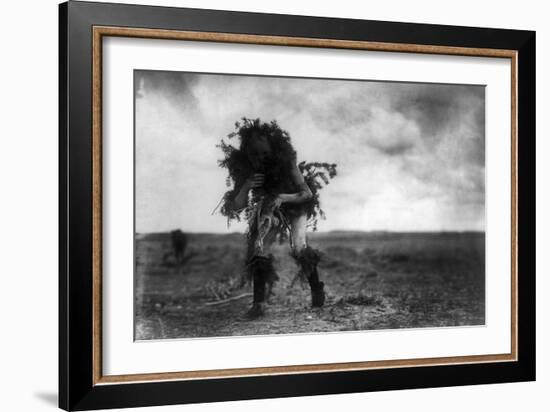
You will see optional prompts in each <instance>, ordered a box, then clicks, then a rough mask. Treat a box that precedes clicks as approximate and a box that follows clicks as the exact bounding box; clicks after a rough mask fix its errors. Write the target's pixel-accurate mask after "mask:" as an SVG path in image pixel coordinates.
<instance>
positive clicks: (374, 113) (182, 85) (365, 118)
mask: <svg viewBox="0 0 550 412" xmlns="http://www.w3.org/2000/svg"><path fill="white" fill-rule="evenodd" d="M135 85H136V90H135V96H136V105H135V110H136V113H135V122H136V124H135V139H136V142H135V144H136V182H135V184H136V230H137V232H140V233H143V232H153V231H165V230H171V229H175V228H181V229H182V230H184V231H189V232H227V231H228V230H229V231H241V230H243V229H244V226H243V225H239V224H232V225H231V227H230V228H229V229H228V228H227V221H226V219H225V218H224V217H223V216H220V215H219V214H217V215H211V212H212V210H213V209H214V208H215V207H216V205H217V204H218V202H219V200H220V198H221V196H222V195H223V193H224V192H225V190H227V189H226V187H225V178H226V173H225V171H224V170H223V169H220V168H219V167H218V166H217V160H218V159H219V158H221V151H220V149H219V148H217V147H216V144H217V143H219V141H220V139H221V138H223V137H225V136H226V135H227V134H228V133H230V132H232V131H233V128H234V126H233V125H234V123H235V121H237V120H238V119H240V118H241V117H243V116H245V117H249V118H257V117H259V118H261V119H262V120H263V121H270V120H273V119H276V120H277V122H278V123H279V125H280V126H281V127H282V128H283V129H285V130H287V131H288V132H289V133H290V136H291V138H292V142H293V145H294V147H295V148H296V150H297V152H298V160H299V161H300V160H307V161H326V162H331V163H337V164H338V176H336V178H335V179H333V181H332V182H331V184H330V185H329V186H327V187H326V188H325V189H323V191H322V194H321V205H322V207H323V209H324V210H325V212H326V214H327V220H326V221H321V222H320V224H319V230H320V231H326V230H337V229H342V230H391V231H438V230H484V226H485V219H484V213H485V212H484V210H485V206H484V205H485V89H484V87H483V86H464V85H437V84H413V83H390V82H367V81H353V80H324V79H303V78H300V79H296V78H280V77H260V76H235V75H212V74H196V73H180V72H160V71H136V72H135Z"/></svg>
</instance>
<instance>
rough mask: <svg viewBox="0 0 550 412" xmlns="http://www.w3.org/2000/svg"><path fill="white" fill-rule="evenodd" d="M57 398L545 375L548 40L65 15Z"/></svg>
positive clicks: (281, 19)
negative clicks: (541, 315)
mask: <svg viewBox="0 0 550 412" xmlns="http://www.w3.org/2000/svg"><path fill="white" fill-rule="evenodd" d="M59 12H60V28H59V30H60V31H59V33H60V34H59V42H60V48H59V50H60V53H59V54H60V65H59V87H60V110H59V119H60V143H59V150H60V156H59V159H60V160H59V176H60V180H59V189H60V190H59V193H60V202H59V204H60V211H59V213H60V224H59V225H60V227H59V233H60V236H59V238H60V247H59V262H60V263H59V265H60V270H59V298H60V301H59V305H60V308H59V325H60V327H59V333H60V339H59V362H60V365H59V394H60V396H59V406H60V407H61V408H63V409H66V410H89V409H103V408H116V407H118V408H120V407H133V406H148V405H168V404H178V403H192V402H216V401H224V400H239V399H259V398H270V397H290V396H306V395H318V394H336V393H350V392H361V391H380V390H393V389H402V388H403V389H404V388H426V387H439V386H452V385H472V384H484V383H498V382H518V381H528V380H534V379H535V257H534V255H535V213H534V212H535V33H534V32H531V31H516V30H506V29H489V28H472V27H455V26H443V25H426V24H410V23H394V22H380V21H365V20H353V19H336V18H319V17H306V16H290V15H270V14H258V13H243V12H229V11H215V10H200V9H182V8H168V7H149V6H135V5H121V4H107V3H86V2H75V1H71V2H68V3H64V4H61V5H60V9H59Z"/></svg>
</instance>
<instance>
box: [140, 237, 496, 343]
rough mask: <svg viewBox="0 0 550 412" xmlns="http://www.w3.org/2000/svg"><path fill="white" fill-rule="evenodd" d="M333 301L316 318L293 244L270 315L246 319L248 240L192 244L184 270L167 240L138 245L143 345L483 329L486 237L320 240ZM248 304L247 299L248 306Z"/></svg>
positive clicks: (279, 256)
mask: <svg viewBox="0 0 550 412" xmlns="http://www.w3.org/2000/svg"><path fill="white" fill-rule="evenodd" d="M310 244H311V245H312V246H313V247H315V248H318V249H319V250H321V252H322V261H321V264H320V275H321V280H323V281H324V283H325V290H326V292H327V301H326V303H325V306H324V307H322V308H315V309H313V308H311V305H310V303H311V297H310V292H309V288H308V286H307V285H303V284H301V283H300V281H297V280H296V273H297V272H298V269H297V267H296V265H295V264H294V261H293V260H292V258H291V257H290V255H289V249H288V244H278V245H276V246H275V249H274V255H275V258H276V267H277V270H278V274H279V277H280V280H279V281H278V282H277V283H276V284H275V287H274V289H273V295H272V296H271V297H270V299H269V302H268V305H267V311H266V314H265V315H264V316H263V317H261V318H259V319H255V320H249V319H247V318H246V317H245V316H244V314H245V313H246V311H247V310H248V309H249V307H250V305H251V301H252V296H251V293H250V292H251V290H252V287H251V285H250V283H249V282H247V279H246V276H245V275H244V256H245V238H244V235H242V234H227V235H218V234H189V235H188V248H187V250H186V252H185V255H186V257H185V262H184V263H183V264H181V265H177V264H176V263H175V259H174V257H173V254H172V253H171V243H170V236H169V234H168V233H157V234H148V235H137V236H136V256H137V260H136V271H135V285H136V287H135V338H136V339H137V340H147V339H168V338H195V337H212V336H236V335H240V336H242V335H269V334H281V333H285V334H286V333H313V332H335V331H351V330H373V329H398V328H423V327H443V326H464V325H483V324H484V323H485V247H484V244H485V235H484V234H483V233H477V232H467V233H447V232H445V233H384V232H381V233H363V232H328V233H313V234H311V236H310ZM242 295H244V297H243V296H242Z"/></svg>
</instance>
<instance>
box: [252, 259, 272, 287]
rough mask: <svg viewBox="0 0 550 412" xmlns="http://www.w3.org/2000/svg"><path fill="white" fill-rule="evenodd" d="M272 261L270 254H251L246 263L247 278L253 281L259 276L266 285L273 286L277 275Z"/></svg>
mask: <svg viewBox="0 0 550 412" xmlns="http://www.w3.org/2000/svg"><path fill="white" fill-rule="evenodd" d="M273 261H274V258H273V255H272V254H270V255H268V256H252V257H251V258H250V259H249V261H248V262H247V264H246V269H247V270H246V273H247V275H248V278H249V280H254V281H255V280H256V279H257V278H258V277H260V278H262V279H263V281H264V282H266V283H267V285H268V286H270V287H271V286H273V284H274V283H275V282H276V281H278V280H279V275H277V272H276V271H275V266H274V265H273Z"/></svg>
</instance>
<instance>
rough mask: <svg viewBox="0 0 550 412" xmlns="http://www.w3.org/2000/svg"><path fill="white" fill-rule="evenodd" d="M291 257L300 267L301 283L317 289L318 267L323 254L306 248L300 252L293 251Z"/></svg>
mask: <svg viewBox="0 0 550 412" xmlns="http://www.w3.org/2000/svg"><path fill="white" fill-rule="evenodd" d="M291 256H292V257H293V258H294V260H295V261H296V263H297V264H298V266H299V267H300V271H299V272H298V277H299V279H300V281H302V282H304V283H305V282H308V283H309V284H310V286H311V287H317V286H318V283H319V276H318V273H317V265H318V264H319V261H320V260H321V253H320V252H319V251H318V250H316V249H313V248H312V247H311V246H306V247H305V248H303V249H301V250H300V251H296V250H292V252H291Z"/></svg>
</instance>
